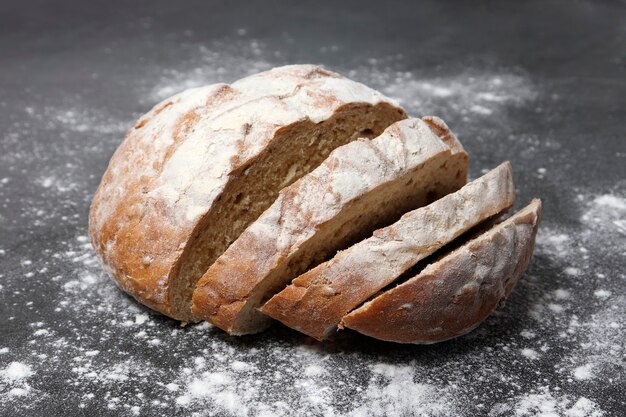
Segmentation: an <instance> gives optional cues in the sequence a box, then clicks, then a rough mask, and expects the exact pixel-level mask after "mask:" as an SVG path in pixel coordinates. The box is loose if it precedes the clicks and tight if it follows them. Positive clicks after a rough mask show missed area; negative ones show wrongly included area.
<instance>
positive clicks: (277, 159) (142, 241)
mask: <svg viewBox="0 0 626 417" xmlns="http://www.w3.org/2000/svg"><path fill="white" fill-rule="evenodd" d="M404 118H406V114H405V112H404V111H403V110H402V109H401V108H399V107H398V106H397V105H396V104H395V103H394V102H393V101H392V100H390V99H388V98H386V97H384V96H382V95H381V94H379V93H377V92H376V91H374V90H371V89H369V88H367V87H365V86H364V85H362V84H359V83H356V82H354V81H350V80H348V79H345V78H343V77H341V76H339V75H338V74H335V73H332V72H330V71H326V70H323V69H321V68H319V67H315V66H310V65H295V66H287V67H282V68H277V69H274V70H271V71H267V72H264V73H261V74H257V75H253V76H250V77H248V78H245V79H243V80H240V81H237V82H235V83H233V84H232V85H226V84H216V85H211V86H208V87H202V88H196V89H192V90H188V91H185V92H183V93H181V94H178V95H176V96H174V97H172V98H170V99H168V100H165V101H164V102H162V103H161V104H158V105H157V106H156V107H155V108H154V109H152V110H151V111H150V112H149V113H148V114H146V115H145V116H144V117H142V118H141V119H139V121H138V122H137V124H136V125H135V126H134V127H133V128H132V129H131V130H130V131H129V132H128V134H127V135H126V138H125V139H124V142H123V143H122V144H121V145H120V147H119V148H118V150H117V151H116V152H115V155H114V156H113V158H112V159H111V162H110V164H109V167H108V169H107V171H106V173H105V174H104V177H103V179H102V182H101V184H100V187H99V188H98V190H97V192H96V194H95V196H94V199H93V203H92V206H91V211H90V215H89V223H90V224H89V233H90V237H91V242H92V244H93V247H94V248H95V251H96V253H97V254H98V255H99V256H100V257H101V259H102V261H103V264H104V265H105V267H106V268H107V269H108V270H109V271H110V273H111V275H112V276H113V278H115V280H116V281H117V282H118V283H119V285H120V286H121V287H122V288H123V289H124V291H126V292H128V293H129V294H131V295H132V296H133V297H135V298H136V299H137V300H139V301H140V302H142V303H144V304H145V305H147V306H149V307H151V308H153V309H155V310H158V311H160V312H161V313H163V314H166V315H168V316H170V317H174V318H176V319H179V320H181V321H192V320H194V317H193V315H192V314H191V296H192V293H193V290H194V289H195V286H196V282H197V280H198V279H199V278H200V277H201V276H202V274H204V273H205V272H206V270H207V269H208V267H209V266H210V265H211V264H212V263H213V262H214V261H215V260H216V259H217V258H218V257H219V256H220V255H221V254H222V253H223V252H224V250H226V248H227V247H228V246H229V245H230V244H231V243H232V242H233V241H234V240H235V239H236V238H237V237H238V236H239V234H240V233H241V232H242V231H243V230H244V229H245V228H246V227H247V226H248V224H250V223H251V222H252V221H253V220H255V219H256V218H257V217H258V216H259V215H260V214H261V213H263V211H265V210H266V209H267V208H268V207H269V206H270V205H271V204H272V203H273V202H274V200H276V198H277V196H278V192H279V191H280V189H281V188H283V187H285V186H287V185H289V184H291V183H292V182H294V181H296V180H297V179H298V178H300V177H302V176H303V175H305V174H306V173H308V172H310V171H312V170H313V169H314V168H315V167H316V166H318V165H319V164H320V163H321V162H322V161H323V160H324V159H325V158H326V157H327V156H328V154H330V152H331V151H332V150H333V149H335V148H337V147H338V146H341V145H344V144H346V143H348V142H351V141H353V140H355V139H357V138H359V137H375V136H378V135H379V134H381V133H382V132H383V130H384V129H385V128H386V127H388V126H389V125H391V124H392V123H393V122H396V121H398V120H401V119H404Z"/></svg>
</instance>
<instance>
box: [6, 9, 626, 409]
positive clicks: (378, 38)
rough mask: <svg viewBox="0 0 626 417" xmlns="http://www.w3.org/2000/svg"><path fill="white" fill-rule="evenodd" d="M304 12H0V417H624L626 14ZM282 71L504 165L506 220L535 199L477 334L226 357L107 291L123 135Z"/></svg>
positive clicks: (265, 348) (216, 346)
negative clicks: (508, 271)
mask: <svg viewBox="0 0 626 417" xmlns="http://www.w3.org/2000/svg"><path fill="white" fill-rule="evenodd" d="M61 3H62V4H61ZM297 3H298V4H296V2H288V1H283V2H267V1H266V2H257V3H254V4H244V3H242V2H226V1H219V2H218V1H189V2H184V4H183V2H174V1H154V0H151V1H147V0H135V1H132V2H124V3H123V2H118V1H106V2H105V1H88V2H87V1H85V2H79V1H65V2H52V1H31V0H28V1H3V2H2V5H0V127H1V128H2V129H1V132H0V141H1V142H0V143H1V148H0V149H1V154H0V316H1V317H2V321H1V324H0V415H2V416H9V415H15V416H17V415H29V416H31V415H32V416H44V415H46V416H50V415H85V416H94V415H155V416H161V415H191V414H193V413H196V414H194V415H329V416H330V415H344V414H346V415H390V416H401V415H406V416H409V415H429V416H430V415H433V416H434V415H458V416H475V415H490V416H509V415H519V416H527V415H563V416H592V415H593V416H599V415H605V416H621V415H624V414H625V413H626V411H625V410H626V399H625V397H626V389H625V386H626V373H625V372H626V370H625V355H626V349H625V346H624V344H625V342H624V341H625V340H626V330H625V329H626V319H625V317H626V294H625V290H626V278H625V266H626V263H625V261H624V259H625V255H626V168H625V167H626V138H625V133H624V130H625V126H626V123H625V121H626V65H625V64H626V60H625V57H626V3H624V2H608V1H606V2H591V1H590V2H586V1H578V2H573V1H550V2H546V1H531V2H423V3H420V4H417V3H414V2H402V3H390V4H384V2H371V1H358V2H357V1H349V2H341V3H340V2H333V3H336V4H334V5H331V4H330V3H329V4H326V5H322V4H320V2H297ZM339 3H340V4H339ZM470 3H471V4H470ZM287 63H320V64H323V65H325V66H326V67H328V68H330V69H333V70H336V71H339V72H342V73H344V74H346V75H349V76H351V77H353V78H355V79H358V80H360V81H363V82H365V83H367V84H368V85H371V86H372V87H375V88H379V89H381V90H383V91H384V92H386V93H387V94H389V95H391V96H394V97H396V98H398V99H400V100H401V101H402V103H403V104H404V105H405V106H406V107H407V108H408V109H409V110H410V111H411V112H413V113H414V114H436V115H439V116H441V117H443V118H444V119H445V120H446V121H447V122H448V123H449V125H450V126H451V127H452V128H453V130H454V131H456V132H457V133H458V135H459V137H460V138H461V140H462V141H463V143H464V145H465V146H466V148H467V150H468V151H469V153H470V155H471V157H472V162H471V174H472V176H474V177H476V176H478V175H480V173H481V171H482V170H485V169H488V168H491V167H494V166H495V165H497V164H498V163H499V162H501V161H503V160H506V159H508V160H511V162H512V164H513V167H514V172H515V180H516V183H517V187H518V190H519V192H518V202H519V203H518V205H521V204H525V203H526V202H527V201H529V199H530V198H531V197H533V196H540V197H541V198H542V199H543V200H544V204H545V212H544V220H543V224H542V229H541V233H540V236H539V238H538V244H537V251H536V255H535V258H534V261H533V263H532V266H531V267H530V269H529V271H528V273H527V274H526V277H525V278H524V281H523V282H522V283H521V284H520V285H519V286H518V287H517V289H516V290H515V291H514V293H513V294H512V296H511V297H510V299H509V301H508V302H507V304H506V305H505V306H503V307H502V308H500V309H499V310H498V312H497V313H496V314H494V315H493V316H492V317H491V318H489V319H488V320H487V321H486V322H485V323H484V325H482V326H481V327H480V328H479V329H478V330H477V331H475V332H473V333H472V334H470V335H469V336H467V337H463V338H460V339H458V340H454V341H450V342H446V343H442V344H438V345H434V346H425V347H424V346H400V345H394V344H387V343H378V342H374V341H372V340H369V339H366V338H364V337H360V336H358V335H356V334H352V333H346V334H344V335H343V336H341V337H339V338H338V340H336V341H335V342H330V343H326V344H318V343H314V342H313V341H311V340H310V339H307V338H305V337H303V336H300V335H298V334H296V333H295V332H292V331H290V330H288V329H286V328H283V327H280V326H278V325H276V326H274V327H273V328H272V329H271V330H270V331H268V332H266V333H264V334H262V335H258V336H254V337H244V338H231V337H228V336H226V335H224V334H223V333H221V332H220V331H217V330H214V329H211V328H209V326H206V325H200V326H190V327H188V328H184V329H183V328H179V327H178V326H177V324H176V323H174V322H173V321H171V320H168V319H166V318H164V317H162V316H159V315H157V314H154V313H152V312H150V311H148V310H146V309H144V308H142V307H141V306H139V305H138V304H136V303H135V302H134V301H133V300H131V299H130V298H128V297H126V296H125V295H124V294H122V293H121V292H120V291H119V290H118V289H117V288H116V287H115V286H114V285H113V283H112V282H111V281H109V280H108V278H107V277H106V276H105V274H104V273H103V272H102V271H101V270H100V269H99V266H98V263H97V261H96V259H95V258H94V256H93V254H92V252H91V250H90V248H89V245H88V243H87V241H86V222H87V211H88V206H89V202H90V199H91V196H92V194H93V192H94V190H95V188H96V187H97V185H98V182H99V179H100V176H101V175H102V173H103V171H104V169H105V167H106V164H107V162H108V159H109V157H110V156H111V154H112V152H113V151H114V149H115V147H116V146H117V145H118V144H119V142H120V141H121V139H122V137H123V134H124V131H125V130H126V129H127V128H128V127H130V126H131V124H132V122H133V120H134V119H135V118H137V117H138V116H139V115H140V114H141V113H143V112H145V111H147V110H148V109H149V108H150V107H151V106H152V105H154V104H155V103H156V102H158V101H159V100H160V99H162V98H165V97H166V96H168V95H170V94H173V93H175V92H177V91H179V90H181V89H184V88H186V87H190V86H195V85H201V84H208V83H213V82H217V81H232V80H234V79H237V78H239V77H240V76H242V75H245V74H249V73H252V72H256V71H259V70H262V69H266V68H269V67H272V66H277V65H282V64H287ZM263 413H265V414H263ZM542 413H543V414H542ZM549 413H553V414H549Z"/></svg>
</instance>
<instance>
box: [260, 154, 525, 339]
mask: <svg viewBox="0 0 626 417" xmlns="http://www.w3.org/2000/svg"><path fill="white" fill-rule="evenodd" d="M514 201H515V188H514V186H513V178H512V173H511V165H510V164H509V163H508V162H506V163H504V164H502V165H500V166H498V167H497V168H495V169H494V170H492V171H490V172H488V173H487V174H485V175H484V176H482V177H480V178H478V179H476V180H474V181H472V182H471V183H469V184H467V185H465V186H464V187H463V188H461V189H460V190H458V191H456V192H454V193H452V194H448V195H447V196H445V197H443V198H441V199H439V200H437V201H435V202H434V203H432V204H430V205H428V206H426V207H422V208H419V209H417V210H414V211H411V212H409V213H407V214H405V215H404V216H402V218H401V219H400V220H399V221H397V222H396V223H394V224H392V225H391V226H388V227H386V228H383V229H380V230H377V231H376V232H374V235H373V236H372V237H370V238H369V239H366V240H363V241H362V242H359V243H357V244H356V245H354V246H352V247H350V248H348V249H346V250H344V251H342V252H339V253H338V254H337V255H336V256H335V257H334V258H332V259H331V260H329V261H328V262H325V263H323V264H321V265H319V266H317V267H316V268H314V269H312V270H310V271H308V272H307V273H305V274H303V275H302V276H300V277H298V278H296V279H295V280H294V281H293V282H292V284H291V285H290V286H289V287H287V288H285V289H284V290H283V291H281V292H280V293H278V294H276V295H275V296H274V297H273V298H272V299H271V300H269V301H268V302H267V303H266V304H265V305H264V306H263V307H262V308H261V311H262V312H263V313H265V314H267V315H269V316H271V317H273V318H275V319H277V320H279V321H281V322H282V323H284V324H286V325H287V326H289V327H291V328H293V329H296V330H298V331H300V332H302V333H305V334H308V335H309V336H311V337H314V338H316V339H318V340H323V339H325V338H327V337H328V336H329V335H330V334H331V333H333V332H334V331H335V330H336V328H337V325H338V324H339V323H340V322H341V319H342V318H343V316H345V315H346V314H347V313H349V312H350V311H351V310H352V309H354V308H356V307H358V306H359V305H361V304H362V303H363V302H364V301H366V300H367V299H368V298H370V297H371V296H372V295H374V294H375V293H376V292H378V291H379V290H381V289H382V288H384V287H386V286H387V285H389V284H391V283H392V282H393V281H395V280H396V279H397V278H398V277H399V276H400V275H401V274H402V273H404V272H405V271H407V270H408V269H409V268H411V267H412V266H413V265H415V264H416V263H417V262H419V261H421V260H422V259H424V258H426V257H427V256H429V255H432V254H433V253H435V251H437V250H438V249H440V248H442V247H443V246H444V245H446V244H448V243H450V242H452V241H453V240H454V239H456V238H457V237H459V236H460V235H462V234H463V233H465V232H467V231H469V230H470V229H472V228H473V227H475V226H477V225H479V224H481V223H482V222H484V221H485V220H487V219H489V218H491V217H493V216H496V215H498V214H500V213H502V212H504V211H505V210H507V209H509V208H510V207H511V206H512V205H513V203H514Z"/></svg>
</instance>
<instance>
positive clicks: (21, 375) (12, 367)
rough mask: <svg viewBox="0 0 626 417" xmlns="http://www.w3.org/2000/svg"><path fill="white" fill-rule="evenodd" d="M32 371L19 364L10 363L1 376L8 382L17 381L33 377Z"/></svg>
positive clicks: (26, 366) (28, 367) (27, 366)
mask: <svg viewBox="0 0 626 417" xmlns="http://www.w3.org/2000/svg"><path fill="white" fill-rule="evenodd" d="M33 373H34V372H33V371H32V369H31V367H30V366H29V365H26V364H24V363H21V362H11V363H10V364H9V366H7V367H6V368H5V369H4V371H2V376H3V377H4V378H5V379H7V380H9V381H19V380H22V379H25V378H28V377H30V376H32V375H33Z"/></svg>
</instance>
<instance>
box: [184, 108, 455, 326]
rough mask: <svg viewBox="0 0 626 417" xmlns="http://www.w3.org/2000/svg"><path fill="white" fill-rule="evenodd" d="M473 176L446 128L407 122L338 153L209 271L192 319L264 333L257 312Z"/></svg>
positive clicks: (283, 196)
mask: <svg viewBox="0 0 626 417" xmlns="http://www.w3.org/2000/svg"><path fill="white" fill-rule="evenodd" d="M428 120H429V121H431V120H432V118H429V119H428ZM439 136H442V137H445V141H442V140H441V139H440V137H439ZM448 144H449V145H448ZM451 147H452V149H451ZM466 176H467V154H466V153H465V152H464V151H463V148H462V146H461V145H460V143H459V142H458V140H457V139H456V138H455V137H454V135H453V134H452V133H451V132H450V131H449V130H448V128H447V126H445V124H443V122H440V124H439V128H438V129H436V130H435V132H433V130H432V129H431V128H430V127H429V125H428V124H427V123H425V122H424V121H422V120H420V119H407V120H402V121H400V122H397V123H395V124H393V125H392V126H390V127H389V128H387V129H386V130H385V131H384V132H383V134H382V135H380V136H379V137H377V138H376V139H373V140H369V139H361V140H358V141H355V142H352V143H349V144H347V145H344V146H342V147H340V148H337V149H335V150H334V151H333V152H332V153H331V154H330V156H329V157H328V159H326V160H325V161H324V162H323V163H322V165H320V166H319V167H318V168H316V169H315V170H314V171H313V172H311V173H310V174H308V175H306V176H304V177H303V178H301V179H300V180H298V181H296V182H295V183H294V184H292V185H291V186H289V187H287V188H285V189H284V190H282V191H281V192H280V194H279V196H278V199H277V200H276V201H275V202H274V203H273V204H272V206H271V207H270V208H269V209H267V210H266V211H265V212H264V213H263V214H262V215H261V216H260V217H259V218H258V219H257V220H256V221H255V222H254V223H253V224H252V225H250V227H248V228H247V229H246V230H245V231H244V232H243V233H242V234H241V235H240V236H239V238H238V239H237V240H236V241H235V242H234V243H233V244H232V245H231V246H230V247H229V248H228V249H227V250H226V251H225V252H224V254H223V255H222V256H220V258H218V259H217V261H216V262H215V263H214V264H213V265H212V266H211V267H210V268H209V270H208V271H207V272H206V274H204V276H203V277H202V279H201V280H200V281H199V283H198V286H197V288H196V290H195V292H194V297H193V312H194V314H195V315H196V316H197V317H199V318H202V319H206V320H208V321H210V322H212V323H213V324H215V325H217V326H218V327H220V328H222V329H224V330H226V331H227V332H229V333H231V334H247V333H254V332H258V331H261V330H263V329H264V328H265V327H266V326H267V325H268V324H269V322H270V319H269V318H268V317H267V316H265V315H264V314H261V313H259V312H258V311H257V307H259V306H260V305H261V304H262V303H263V302H265V301H266V300H267V299H268V298H269V297H271V296H272V295H274V294H275V293H276V292H278V291H280V290H282V289H283V288H284V287H285V286H286V285H287V284H288V283H289V282H290V281H291V280H292V279H293V278H295V277H296V276H298V275H299V274H301V273H303V272H305V271H306V270H307V269H309V268H310V267H311V266H315V265H316V264H318V263H319V262H321V261H322V260H324V259H325V258H327V257H328V256H329V255H332V254H334V253H335V252H336V251H337V250H338V249H341V248H344V247H347V246H348V245H350V244H352V243H354V242H357V241H359V240H361V239H363V238H365V237H367V236H369V235H370V234H371V232H372V231H373V230H374V229H376V228H378V227H380V226H381V225H387V224H390V223H392V222H394V221H395V220H397V219H398V218H399V217H400V216H401V215H402V214H404V213H405V212H406V211H408V210H412V209H415V208H416V207H421V206H423V205H425V204H427V203H429V202H431V201H433V200H435V199H437V198H439V197H442V196H444V195H446V194H448V193H450V192H453V191H455V190H457V189H459V188H460V187H461V186H463V185H464V184H465V182H466Z"/></svg>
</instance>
